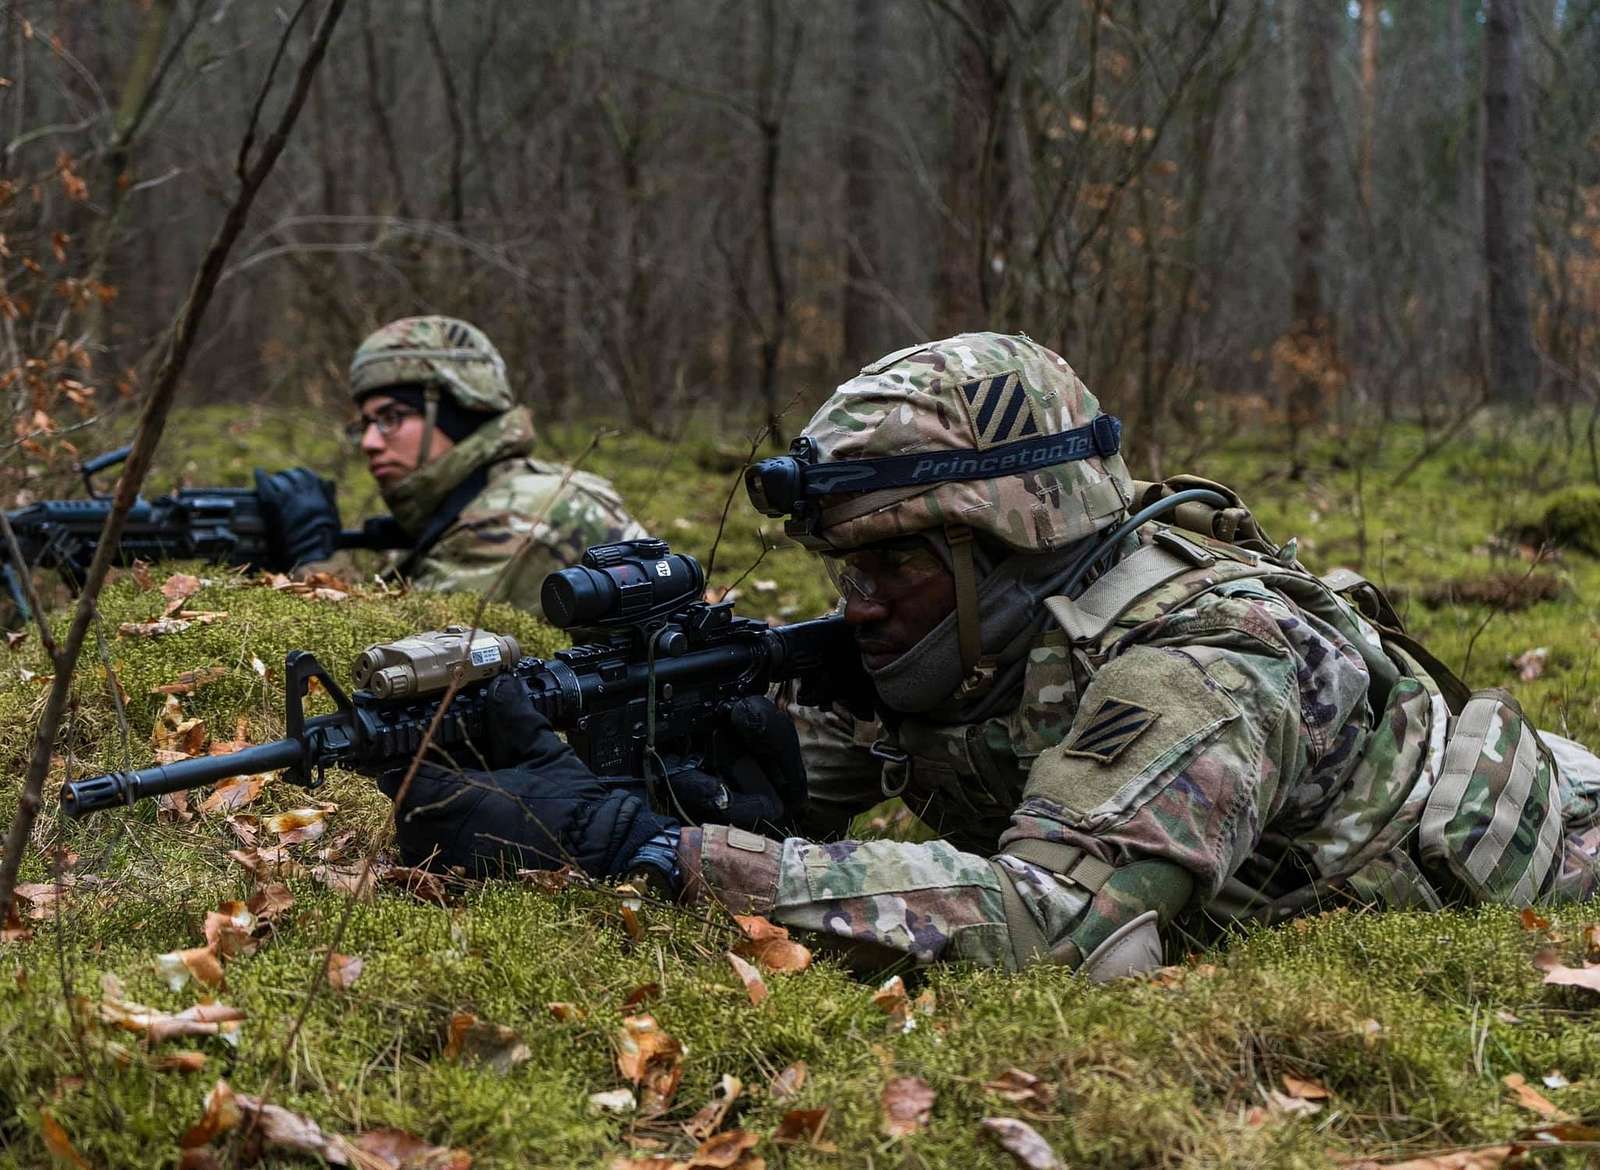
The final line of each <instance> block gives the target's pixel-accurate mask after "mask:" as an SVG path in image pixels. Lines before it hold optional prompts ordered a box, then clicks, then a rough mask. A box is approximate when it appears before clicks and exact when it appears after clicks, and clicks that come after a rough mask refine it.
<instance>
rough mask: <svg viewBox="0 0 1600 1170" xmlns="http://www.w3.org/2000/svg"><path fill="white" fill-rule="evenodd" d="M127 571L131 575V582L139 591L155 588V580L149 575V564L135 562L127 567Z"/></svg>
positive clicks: (141, 561)
mask: <svg viewBox="0 0 1600 1170" xmlns="http://www.w3.org/2000/svg"><path fill="white" fill-rule="evenodd" d="M128 571H129V572H130V573H132V574H133V582H134V584H135V585H137V586H139V588H140V589H144V590H149V589H154V588H155V587H156V582H155V578H154V577H152V576H151V575H150V562H149V561H145V560H135V561H134V562H133V564H132V565H130V566H128Z"/></svg>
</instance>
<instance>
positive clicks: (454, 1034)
mask: <svg viewBox="0 0 1600 1170" xmlns="http://www.w3.org/2000/svg"><path fill="white" fill-rule="evenodd" d="M532 1055H533V1053H532V1052H531V1051H530V1050H529V1048H528V1046H527V1045H526V1044H524V1043H523V1042H522V1037H521V1036H518V1035H517V1034H516V1032H515V1031H513V1030H512V1029H510V1028H507V1027H505V1026H504V1025H503V1024H491V1023H489V1022H488V1021H487V1020H480V1019H479V1018H478V1017H477V1016H475V1015H473V1014H472V1013H471V1012H456V1013H454V1014H453V1015H451V1017H450V1027H449V1032H448V1035H447V1037H446V1040H445V1046H444V1058H445V1059H446V1060H449V1061H453V1062H456V1063H459V1064H479V1065H482V1066H483V1067H484V1068H487V1069H489V1070H490V1071H491V1072H496V1073H501V1074H505V1073H508V1072H510V1071H511V1070H512V1069H514V1068H516V1067H517V1065H519V1064H522V1063H523V1062H524V1061H526V1060H528V1059H529V1058H530V1057H531V1056H532Z"/></svg>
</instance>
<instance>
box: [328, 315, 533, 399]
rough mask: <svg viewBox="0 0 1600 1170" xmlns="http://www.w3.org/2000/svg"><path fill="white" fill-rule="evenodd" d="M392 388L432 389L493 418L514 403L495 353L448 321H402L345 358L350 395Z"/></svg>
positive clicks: (480, 337) (471, 328)
mask: <svg viewBox="0 0 1600 1170" xmlns="http://www.w3.org/2000/svg"><path fill="white" fill-rule="evenodd" d="M396 385H428V386H434V387H438V388H439V389H440V390H442V391H443V392H444V393H446V394H448V395H449V396H450V397H451V398H453V399H455V401H456V404H457V405H458V406H460V407H462V408H463V409H464V410H476V411H484V412H487V413H493V414H499V413H501V412H503V411H507V410H510V409H511V408H512V407H513V406H515V405H516V402H515V400H514V399H513V397H512V394H511V385H510V383H509V382H507V381H506V363H505V359H504V358H502V357H501V356H500V351H499V350H497V349H496V348H495V347H494V344H493V343H492V342H491V341H490V340H489V338H488V337H487V336H486V335H485V334H484V332H483V330H481V329H479V328H478V327H477V326H476V325H469V324H468V323H467V322H465V321H458V320H457V319H456V318H454V317H402V318H401V319H400V320H398V321H391V322H389V323H388V324H387V325H385V326H384V327H383V328H381V329H379V330H378V331H377V332H375V333H373V334H371V335H370V336H368V338H367V339H366V340H365V341H363V342H362V343H361V345H360V346H359V347H358V348H357V349H356V353H355V357H353V358H352V359H351V360H350V396H351V397H352V398H355V399H357V400H358V401H359V400H360V399H361V398H363V397H364V396H366V395H367V394H370V393H372V392H373V391H374V390H381V389H383V388H384V387H385V386H396Z"/></svg>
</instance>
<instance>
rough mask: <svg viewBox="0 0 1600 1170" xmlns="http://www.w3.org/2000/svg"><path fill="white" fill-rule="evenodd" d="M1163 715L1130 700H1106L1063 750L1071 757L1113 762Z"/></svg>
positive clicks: (1104, 762) (1106, 762)
mask: <svg viewBox="0 0 1600 1170" xmlns="http://www.w3.org/2000/svg"><path fill="white" fill-rule="evenodd" d="M1159 718H1161V714H1160V712H1158V711H1150V710H1147V709H1146V708H1144V707H1141V706H1139V705H1138V704H1137V703H1130V702H1128V701H1127V700H1126V699H1104V700H1102V701H1101V703H1100V706H1098V707H1096V708H1095V711H1094V714H1092V715H1090V716H1089V717H1088V718H1087V719H1085V720H1084V721H1083V726H1082V727H1081V728H1079V729H1078V734H1076V735H1074V736H1073V737H1072V738H1071V739H1069V740H1068V741H1067V742H1066V743H1064V744H1063V745H1062V746H1061V750H1062V752H1063V753H1065V754H1066V755H1069V756H1086V757H1088V758H1089V759H1091V760H1099V761H1100V762H1101V763H1102V764H1109V763H1110V762H1111V761H1112V760H1114V759H1116V758H1117V757H1118V756H1119V755H1121V754H1122V752H1123V749H1124V748H1126V747H1127V746H1128V745H1129V744H1130V743H1132V742H1133V741H1134V740H1136V739H1138V738H1139V737H1140V736H1141V735H1143V734H1144V733H1145V732H1146V731H1147V730H1149V728H1150V725H1151V724H1152V723H1154V722H1155V721H1156V720H1157V719H1159Z"/></svg>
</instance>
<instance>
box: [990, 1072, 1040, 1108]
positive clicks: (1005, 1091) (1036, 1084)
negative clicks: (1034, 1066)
mask: <svg viewBox="0 0 1600 1170" xmlns="http://www.w3.org/2000/svg"><path fill="white" fill-rule="evenodd" d="M983 1087H984V1088H985V1089H987V1090H988V1091H989V1092H991V1093H993V1094H995V1095H996V1096H997V1097H999V1098H1000V1099H1001V1100H1003V1101H1010V1102H1012V1103H1013V1104H1019V1105H1020V1104H1023V1103H1027V1104H1030V1105H1038V1106H1040V1107H1042V1108H1049V1107H1050V1106H1051V1105H1053V1104H1054V1103H1055V1099H1056V1087H1055V1086H1054V1085H1052V1084H1049V1083H1047V1082H1045V1081H1042V1080H1040V1079H1039V1078H1038V1077H1036V1076H1034V1075H1033V1074H1032V1073H1030V1072H1024V1071H1023V1070H1022V1069H1020V1068H1008V1069H1006V1071H1005V1072H1003V1073H1001V1074H1000V1075H999V1076H997V1077H995V1078H994V1080H992V1081H986V1082H984V1086H983Z"/></svg>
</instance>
